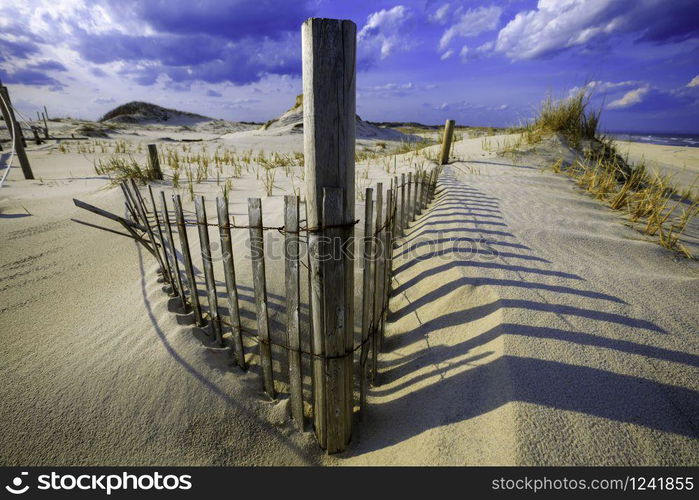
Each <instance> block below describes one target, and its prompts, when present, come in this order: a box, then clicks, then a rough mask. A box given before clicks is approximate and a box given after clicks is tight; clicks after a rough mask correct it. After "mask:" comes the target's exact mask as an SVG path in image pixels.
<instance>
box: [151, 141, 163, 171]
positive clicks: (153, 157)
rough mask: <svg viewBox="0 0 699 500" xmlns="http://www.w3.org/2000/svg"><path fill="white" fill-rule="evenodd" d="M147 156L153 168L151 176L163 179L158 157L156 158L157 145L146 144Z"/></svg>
mask: <svg viewBox="0 0 699 500" xmlns="http://www.w3.org/2000/svg"><path fill="white" fill-rule="evenodd" d="M148 158H149V164H150V168H151V170H153V178H154V179H158V180H163V172H162V171H161V170H160V158H158V146H156V145H155V144H148Z"/></svg>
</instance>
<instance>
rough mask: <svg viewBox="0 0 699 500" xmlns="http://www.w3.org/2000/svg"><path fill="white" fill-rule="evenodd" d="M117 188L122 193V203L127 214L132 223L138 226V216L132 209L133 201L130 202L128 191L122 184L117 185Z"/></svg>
mask: <svg viewBox="0 0 699 500" xmlns="http://www.w3.org/2000/svg"><path fill="white" fill-rule="evenodd" d="M119 187H120V188H121V192H122V193H124V198H125V199H126V201H125V202H124V205H126V209H127V210H128V212H129V214H131V218H132V219H133V221H134V222H135V223H137V224H138V223H139V220H140V219H139V218H138V215H136V210H135V209H134V208H133V201H132V200H131V194H130V193H129V190H128V189H127V188H126V185H125V184H124V183H123V182H122V183H121V184H119Z"/></svg>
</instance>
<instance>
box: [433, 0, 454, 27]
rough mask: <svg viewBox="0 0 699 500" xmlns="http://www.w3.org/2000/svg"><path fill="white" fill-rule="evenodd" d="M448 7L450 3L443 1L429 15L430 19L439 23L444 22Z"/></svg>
mask: <svg viewBox="0 0 699 500" xmlns="http://www.w3.org/2000/svg"><path fill="white" fill-rule="evenodd" d="M450 8H451V5H450V4H448V3H445V4H444V5H442V6H441V7H440V8H439V9H437V10H436V11H435V13H434V14H432V15H431V16H430V21H432V22H434V23H439V24H446V22H447V18H448V15H449V10H450Z"/></svg>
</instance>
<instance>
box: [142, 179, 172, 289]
mask: <svg viewBox="0 0 699 500" xmlns="http://www.w3.org/2000/svg"><path fill="white" fill-rule="evenodd" d="M148 193H149V194H150V201H151V204H152V205H153V223H154V224H155V227H156V228H157V230H158V239H160V246H161V247H162V249H163V260H164V261H165V270H166V271H167V275H168V281H169V282H170V287H171V295H172V296H174V295H177V288H176V286H175V278H174V276H173V273H172V266H171V265H170V258H169V256H168V248H167V244H166V243H165V234H164V233H163V226H162V224H161V223H160V217H159V216H158V209H157V208H156V204H155V196H153V188H152V187H151V186H150V185H148Z"/></svg>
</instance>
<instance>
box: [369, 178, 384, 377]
mask: <svg viewBox="0 0 699 500" xmlns="http://www.w3.org/2000/svg"><path fill="white" fill-rule="evenodd" d="M382 214H383V184H382V183H380V182H379V183H378V184H377V185H376V224H375V226H374V230H373V231H371V233H372V238H373V240H374V245H375V246H376V248H377V249H378V251H377V253H376V260H375V265H374V274H373V275H372V279H373V281H374V283H373V286H372V291H373V292H374V293H373V297H372V311H371V374H372V376H371V379H372V380H375V379H376V374H377V369H378V362H379V347H380V346H379V343H380V339H379V335H378V334H379V330H378V328H377V327H378V324H379V322H378V319H379V310H380V309H379V308H380V304H381V302H382V300H381V294H382V280H381V279H380V277H383V251H381V247H380V245H381V244H383V241H382V238H381V232H382V231H381V226H382V224H383V223H384V221H383V220H382V218H383V217H382Z"/></svg>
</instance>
